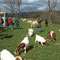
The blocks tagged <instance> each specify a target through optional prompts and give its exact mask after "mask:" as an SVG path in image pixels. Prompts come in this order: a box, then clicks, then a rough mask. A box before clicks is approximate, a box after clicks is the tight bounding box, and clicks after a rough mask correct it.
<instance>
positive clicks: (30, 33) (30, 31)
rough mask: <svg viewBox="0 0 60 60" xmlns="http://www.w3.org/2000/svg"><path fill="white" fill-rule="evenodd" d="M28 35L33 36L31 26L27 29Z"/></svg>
mask: <svg viewBox="0 0 60 60" xmlns="http://www.w3.org/2000/svg"><path fill="white" fill-rule="evenodd" d="M28 35H29V36H30V37H31V36H33V29H32V28H30V29H29V30H28Z"/></svg>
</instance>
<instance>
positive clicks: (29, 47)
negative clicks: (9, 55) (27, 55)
mask: <svg viewBox="0 0 60 60" xmlns="http://www.w3.org/2000/svg"><path fill="white" fill-rule="evenodd" d="M31 49H33V45H30V46H28V47H27V50H26V51H27V52H28V51H29V50H31ZM23 52H24V48H21V49H20V50H19V53H20V54H19V55H21V54H22V53H23Z"/></svg>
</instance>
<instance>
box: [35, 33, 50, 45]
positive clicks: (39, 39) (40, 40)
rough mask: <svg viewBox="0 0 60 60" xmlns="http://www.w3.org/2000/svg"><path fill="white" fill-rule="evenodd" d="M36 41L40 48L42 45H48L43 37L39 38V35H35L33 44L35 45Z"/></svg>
mask: <svg viewBox="0 0 60 60" xmlns="http://www.w3.org/2000/svg"><path fill="white" fill-rule="evenodd" d="M36 41H37V42H38V43H39V42H40V43H41V45H42V46H43V44H46V45H49V44H48V42H47V41H46V40H45V39H44V38H43V37H41V36H40V35H37V34H36V39H35V43H36Z"/></svg>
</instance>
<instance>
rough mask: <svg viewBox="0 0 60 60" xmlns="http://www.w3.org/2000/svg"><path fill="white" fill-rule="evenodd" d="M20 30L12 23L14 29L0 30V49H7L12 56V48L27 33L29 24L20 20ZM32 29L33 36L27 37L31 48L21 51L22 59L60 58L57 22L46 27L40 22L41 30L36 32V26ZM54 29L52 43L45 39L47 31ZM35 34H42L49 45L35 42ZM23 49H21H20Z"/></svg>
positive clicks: (42, 59) (47, 59)
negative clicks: (24, 51) (25, 51)
mask: <svg viewBox="0 0 60 60" xmlns="http://www.w3.org/2000/svg"><path fill="white" fill-rule="evenodd" d="M20 27H21V29H20V30H17V29H16V28H15V25H14V30H9V29H7V28H5V31H4V32H1V31H0V38H1V39H2V40H1V41H0V51H1V50H3V49H7V50H9V51H10V52H11V53H12V54H13V55H14V56H16V55H15V54H14V50H15V49H16V47H17V46H18V45H19V43H20V42H21V41H22V40H23V38H24V37H25V36H26V35H27V33H28V29H29V28H30V24H27V23H26V22H20ZM33 29H34V36H33V37H29V41H30V44H29V46H31V49H28V51H27V53H26V54H24V53H23V52H21V54H20V56H21V57H22V58H23V59H24V60H60V32H59V31H58V30H59V29H60V25H59V24H51V25H50V24H49V26H48V27H45V25H44V23H43V22H42V32H37V30H36V28H33ZM51 30H53V31H55V33H56V41H55V42H54V43H53V42H52V41H51V40H47V33H48V31H51ZM35 34H39V35H41V36H43V37H44V38H45V39H46V40H47V41H48V42H49V45H48V46H47V45H44V46H41V44H38V43H36V44H35ZM22 50H23V49H22Z"/></svg>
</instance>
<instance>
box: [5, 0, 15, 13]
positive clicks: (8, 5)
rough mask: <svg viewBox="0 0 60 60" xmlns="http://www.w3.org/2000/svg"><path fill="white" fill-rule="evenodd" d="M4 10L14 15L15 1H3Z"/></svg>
mask: <svg viewBox="0 0 60 60" xmlns="http://www.w3.org/2000/svg"><path fill="white" fill-rule="evenodd" d="M4 4H5V5H4V8H5V9H6V10H8V11H10V12H11V13H12V14H14V11H15V7H14V6H15V0H4Z"/></svg>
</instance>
